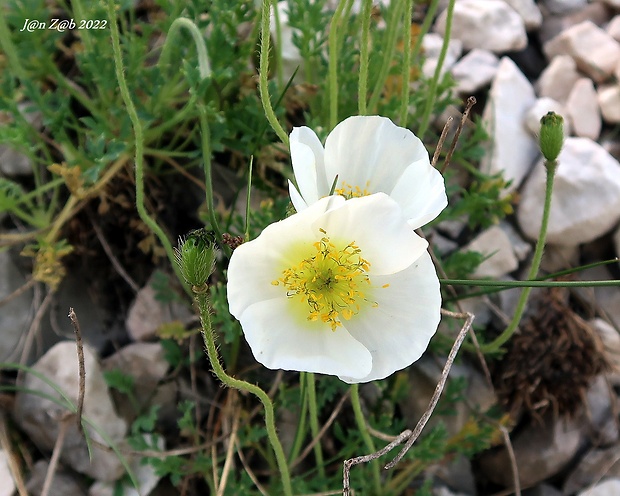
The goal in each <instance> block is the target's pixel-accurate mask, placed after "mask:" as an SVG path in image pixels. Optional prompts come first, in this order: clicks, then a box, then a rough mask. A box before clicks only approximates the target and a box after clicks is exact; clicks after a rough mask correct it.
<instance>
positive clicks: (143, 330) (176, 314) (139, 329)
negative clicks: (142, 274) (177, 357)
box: [125, 278, 191, 341]
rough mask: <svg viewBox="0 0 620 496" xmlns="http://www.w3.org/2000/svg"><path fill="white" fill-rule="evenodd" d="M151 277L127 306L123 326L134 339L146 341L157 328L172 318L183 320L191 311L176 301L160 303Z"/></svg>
mask: <svg viewBox="0 0 620 496" xmlns="http://www.w3.org/2000/svg"><path fill="white" fill-rule="evenodd" d="M152 281H153V278H151V279H149V281H148V282H147V283H146V285H145V286H144V287H143V288H142V289H140V291H138V294H136V298H135V299H134V301H133V302H132V304H131V306H130V307H129V312H128V314H127V319H126V321H125V326H126V327H127V332H128V333H129V335H130V336H131V338H132V339H133V340H134V341H148V340H150V339H153V338H155V337H156V335H157V330H158V329H159V328H160V327H161V326H162V325H164V324H166V323H168V322H172V321H173V320H180V321H182V322H183V321H185V320H187V319H188V318H191V313H190V311H189V310H188V308H187V307H186V306H185V305H181V304H179V303H176V302H172V303H162V302H161V301H159V300H158V299H157V298H156V294H155V290H154V289H153V287H152Z"/></svg>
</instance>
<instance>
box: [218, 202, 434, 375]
mask: <svg viewBox="0 0 620 496" xmlns="http://www.w3.org/2000/svg"><path fill="white" fill-rule="evenodd" d="M427 245H428V243H427V242H426V240H424V239H423V238H420V237H419V236H418V235H417V234H415V233H414V232H413V231H412V230H411V228H410V227H409V226H408V224H407V223H406V221H405V218H404V217H403V216H402V211H401V209H400V207H399V206H398V204H397V203H396V202H395V201H394V200H392V199H391V198H390V197H388V196H387V195H385V194H383V193H377V194H374V195H370V196H364V197H362V198H354V199H351V200H348V201H347V200H345V199H344V198H343V197H341V196H331V197H327V198H323V199H321V200H318V201H317V202H315V203H314V204H313V205H310V206H309V207H308V208H306V209H305V210H303V211H302V212H300V213H297V214H294V215H292V216H290V217H288V218H287V219H284V220H282V221H280V222H276V223H274V224H271V225H270V226H268V227H267V228H265V230H264V231H263V232H262V234H261V235H260V236H258V237H257V238H256V239H254V240H252V241H249V242H248V243H244V244H242V245H241V246H239V247H238V248H237V249H236V250H235V251H234V252H233V254H232V258H231V260H230V265H229V267H228V303H229V309H230V312H231V313H232V314H233V315H234V316H235V317H236V318H237V319H239V321H240V322H241V326H242V327H243V332H244V334H245V338H246V340H247V341H248V343H249V345H250V348H251V349H252V353H253V354H254V357H255V358H256V360H258V361H259V362H261V363H262V364H263V365H265V366H266V367H268V368H270V369H285V370H299V371H306V372H318V373H322V374H330V375H337V376H338V377H340V379H341V380H343V381H345V382H349V383H358V382H368V381H372V380H375V379H383V378H385V377H387V376H389V375H390V374H392V373H393V372H395V371H397V370H400V369H402V368H404V367H407V366H408V365H410V364H411V363H413V362H414V361H416V360H417V359H418V358H420V356H421V355H422V353H423V352H424V350H425V349H426V347H427V346H428V343H429V341H430V339H431V337H432V336H433V334H434V333H435V331H436V330H437V326H438V324H439V319H440V307H441V296H440V291H439V280H438V278H437V274H436V272H435V268H434V266H433V263H432V261H431V259H430V256H429V255H428V253H427V252H426V248H427Z"/></svg>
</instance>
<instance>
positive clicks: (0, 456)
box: [0, 449, 16, 496]
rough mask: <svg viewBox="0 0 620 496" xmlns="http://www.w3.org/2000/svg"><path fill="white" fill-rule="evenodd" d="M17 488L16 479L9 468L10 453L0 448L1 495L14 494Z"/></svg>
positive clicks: (10, 495)
mask: <svg viewBox="0 0 620 496" xmlns="http://www.w3.org/2000/svg"><path fill="white" fill-rule="evenodd" d="M15 489H16V487H15V481H14V480H13V475H12V474H11V469H10V468H9V455H8V454H7V452H6V451H4V450H1V449H0V496H12V495H13V493H14V492H15Z"/></svg>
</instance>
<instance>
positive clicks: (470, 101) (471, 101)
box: [440, 96, 476, 174]
mask: <svg viewBox="0 0 620 496" xmlns="http://www.w3.org/2000/svg"><path fill="white" fill-rule="evenodd" d="M474 105H476V98H475V97H473V96H470V97H469V98H468V99H467V104H466V105H465V110H463V114H462V115H461V122H459V127H457V128H456V133H455V134H454V139H453V140H452V144H451V145H450V149H449V150H448V154H447V155H446V159H445V160H444V163H443V167H442V168H441V171H440V172H441V173H442V174H443V173H444V171H445V170H446V169H447V168H448V165H450V160H452V155H453V154H454V150H455V149H456V144H457V143H458V141H459V137H460V136H461V131H463V127H464V126H465V122H467V118H468V117H469V112H470V111H471V109H472V107H473V106H474Z"/></svg>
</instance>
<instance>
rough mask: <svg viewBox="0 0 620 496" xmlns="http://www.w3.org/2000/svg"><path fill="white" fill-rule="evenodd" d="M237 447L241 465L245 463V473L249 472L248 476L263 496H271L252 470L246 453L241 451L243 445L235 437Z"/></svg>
mask: <svg viewBox="0 0 620 496" xmlns="http://www.w3.org/2000/svg"><path fill="white" fill-rule="evenodd" d="M235 447H236V448H237V456H238V457H239V460H240V461H241V465H243V469H244V470H245V473H246V474H248V477H250V479H251V481H252V482H253V483H254V485H255V486H256V489H258V491H259V492H260V493H261V494H262V495H263V496H269V493H268V492H267V491H266V490H265V488H264V487H263V486H262V485H261V483H260V482H258V479H257V478H256V475H254V472H252V469H250V466H249V465H248V464H247V462H246V461H245V455H244V454H243V451H241V446H239V440H238V439H235Z"/></svg>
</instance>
